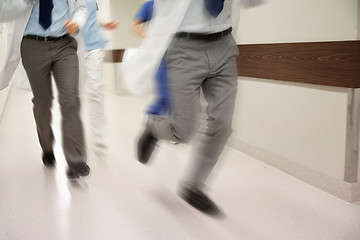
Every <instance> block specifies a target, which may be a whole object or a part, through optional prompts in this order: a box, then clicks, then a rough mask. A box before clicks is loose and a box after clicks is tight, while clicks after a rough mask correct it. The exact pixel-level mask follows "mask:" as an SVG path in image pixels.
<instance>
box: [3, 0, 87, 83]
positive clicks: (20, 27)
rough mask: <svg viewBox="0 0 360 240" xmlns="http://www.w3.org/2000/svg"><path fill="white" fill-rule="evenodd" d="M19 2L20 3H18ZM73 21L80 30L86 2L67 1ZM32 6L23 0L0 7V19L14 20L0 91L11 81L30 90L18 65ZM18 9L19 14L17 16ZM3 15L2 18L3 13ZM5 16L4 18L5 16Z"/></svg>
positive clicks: (83, 19)
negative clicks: (12, 18)
mask: <svg viewBox="0 0 360 240" xmlns="http://www.w3.org/2000/svg"><path fill="white" fill-rule="evenodd" d="M20 1H21V2H20ZM68 2H69V6H70V10H71V12H72V20H74V21H75V22H76V23H77V24H78V26H79V27H80V28H82V27H83V26H84V25H85V22H86V18H87V11H86V0H68ZM15 3H16V4H17V5H16V6H15V5H14V4H15ZM32 7H33V5H29V6H27V5H26V4H25V3H24V1H23V0H5V1H4V2H2V4H1V5H0V12H1V16H2V17H1V19H0V20H3V21H4V20H11V18H10V16H11V15H12V16H14V18H16V20H15V25H14V31H13V34H12V35H11V36H10V38H11V39H10V40H9V41H8V44H7V45H8V52H7V56H6V61H5V65H4V66H3V67H2V68H1V71H0V90H2V89H4V88H6V87H7V86H8V85H9V83H10V81H11V80H12V81H13V83H14V84H15V86H17V87H19V88H22V89H28V90H30V85H29V81H28V79H27V76H26V73H25V70H24V68H23V66H22V64H19V63H20V60H21V54H20V44H21V40H22V37H23V35H24V31H25V27H26V24H27V22H28V20H29V17H30V14H31V10H32ZM19 9H22V10H21V11H20V13H21V14H19ZM4 12H6V14H4V17H3V15H2V14H3V13H4ZM5 15H6V16H5Z"/></svg>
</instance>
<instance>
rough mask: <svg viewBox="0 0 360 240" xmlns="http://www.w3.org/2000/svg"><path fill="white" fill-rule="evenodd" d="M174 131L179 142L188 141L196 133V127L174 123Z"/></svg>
mask: <svg viewBox="0 0 360 240" xmlns="http://www.w3.org/2000/svg"><path fill="white" fill-rule="evenodd" d="M172 132H173V134H174V136H175V138H176V139H177V142H178V143H188V142H189V141H190V140H191V138H192V136H193V134H194V127H188V128H184V127H181V126H178V125H173V129H172Z"/></svg>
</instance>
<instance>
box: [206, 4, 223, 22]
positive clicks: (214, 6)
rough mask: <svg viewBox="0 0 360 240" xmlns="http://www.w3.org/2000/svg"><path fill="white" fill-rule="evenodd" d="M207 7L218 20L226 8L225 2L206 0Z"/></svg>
mask: <svg viewBox="0 0 360 240" xmlns="http://www.w3.org/2000/svg"><path fill="white" fill-rule="evenodd" d="M205 6H206V8H207V10H208V11H209V13H210V15H211V16H213V17H214V18H216V17H217V16H218V15H219V14H220V12H221V11H222V9H223V7H224V0H205Z"/></svg>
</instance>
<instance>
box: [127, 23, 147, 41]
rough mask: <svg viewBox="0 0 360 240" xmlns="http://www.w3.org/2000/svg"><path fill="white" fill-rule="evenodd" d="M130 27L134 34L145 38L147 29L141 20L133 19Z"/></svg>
mask: <svg viewBox="0 0 360 240" xmlns="http://www.w3.org/2000/svg"><path fill="white" fill-rule="evenodd" d="M130 29H131V31H132V32H133V33H134V34H135V35H136V36H138V37H141V38H145V36H146V33H147V31H146V28H145V27H144V25H143V23H142V22H139V21H134V22H133V23H132V24H131V26H130Z"/></svg>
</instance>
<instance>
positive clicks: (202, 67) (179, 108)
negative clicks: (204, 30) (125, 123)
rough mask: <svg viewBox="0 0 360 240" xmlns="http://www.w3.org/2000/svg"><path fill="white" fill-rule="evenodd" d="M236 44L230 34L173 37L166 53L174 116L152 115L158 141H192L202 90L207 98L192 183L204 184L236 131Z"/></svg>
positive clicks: (151, 120)
mask: <svg viewBox="0 0 360 240" xmlns="http://www.w3.org/2000/svg"><path fill="white" fill-rule="evenodd" d="M237 56H238V48H237V44H236V42H235V41H234V39H233V37H232V35H231V34H230V35H227V36H225V37H223V38H221V39H219V40H216V41H202V40H201V41H200V40H187V39H185V38H177V37H175V38H174V40H173V41H172V43H171V44H170V46H169V48H168V51H167V53H166V65H167V71H168V75H169V91H170V99H171V111H172V114H171V117H170V118H166V117H162V116H155V115H154V116H152V115H151V116H150V117H149V121H148V126H147V127H148V128H149V130H150V131H151V133H152V134H153V135H154V136H155V137H156V138H158V139H166V140H171V141H176V142H182V143H183V142H188V141H189V140H190V139H191V138H192V136H193V135H194V133H196V132H197V131H198V130H199V120H200V114H201V105H200V91H201V90H202V92H203V94H204V97H205V99H206V102H207V108H206V115H207V125H206V130H205V133H204V134H203V136H202V139H201V143H200V146H199V147H198V149H196V154H195V159H194V166H193V168H191V173H190V175H189V179H188V180H187V181H188V183H187V184H190V185H192V186H194V187H198V188H202V187H203V186H204V184H205V181H206V179H207V178H208V176H209V175H210V173H211V171H212V169H213V168H214V166H215V165H216V163H217V161H218V158H219V155H220V154H221V152H222V150H223V148H224V146H225V144H226V142H227V140H228V138H229V136H230V135H231V132H232V127H231V125H232V117H233V112H234V105H235V98H236V92H237V64H236V58H237Z"/></svg>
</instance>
